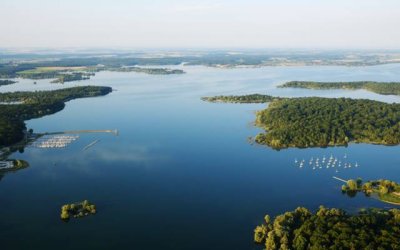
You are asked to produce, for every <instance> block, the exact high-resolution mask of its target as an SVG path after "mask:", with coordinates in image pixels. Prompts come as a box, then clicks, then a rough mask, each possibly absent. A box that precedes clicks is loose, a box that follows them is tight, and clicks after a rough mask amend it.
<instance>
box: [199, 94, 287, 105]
mask: <svg viewBox="0 0 400 250" xmlns="http://www.w3.org/2000/svg"><path fill="white" fill-rule="evenodd" d="M275 99H280V98H279V97H273V96H270V95H261V94H252V95H230V96H223V95H220V96H211V97H202V98H201V100H203V101H207V102H223V103H266V102H271V101H273V100H275Z"/></svg>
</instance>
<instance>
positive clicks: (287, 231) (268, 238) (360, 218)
mask: <svg viewBox="0 0 400 250" xmlns="http://www.w3.org/2000/svg"><path fill="white" fill-rule="evenodd" d="M399 239H400V210H399V209H390V210H383V209H362V210H360V211H359V212H358V213H357V214H354V215H350V214H347V213H346V212H345V211H343V210H341V209H337V208H330V209H329V208H325V207H323V206H320V207H319V209H318V211H317V212H316V213H312V212H311V211H309V210H308V209H306V208H304V207H298V208H296V209H295V210H294V211H291V212H285V213H284V214H281V215H278V216H276V217H275V219H274V220H271V217H270V216H269V215H266V216H265V217H264V223H263V224H262V225H259V226H257V227H256V228H255V230H254V241H255V242H256V243H258V244H263V245H264V246H265V248H266V249H267V250H275V249H280V250H288V249H294V250H305V249H312V250H319V249H332V250H333V249H337V250H339V249H349V250H350V249H351V250H353V249H354V250H358V249H363V250H391V249H393V250H394V249H400V241H399Z"/></svg>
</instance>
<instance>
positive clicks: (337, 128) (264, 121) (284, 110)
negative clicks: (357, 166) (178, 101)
mask: <svg viewBox="0 0 400 250" xmlns="http://www.w3.org/2000/svg"><path fill="white" fill-rule="evenodd" d="M202 100H204V101H210V102H233V103H263V102H270V104H269V106H268V108H266V109H264V110H261V111H259V112H257V115H256V125H257V126H259V127H262V128H264V129H265V130H266V132H265V133H260V134H258V135H257V136H256V137H255V141H256V142H257V143H258V144H262V145H268V146H270V147H272V148H275V149H283V148H289V147H298V148H307V147H327V146H345V145H347V144H348V143H350V142H355V143H372V144H382V145H397V144H400V104H387V103H383V102H378V101H371V100H360V99H357V100H356V99H350V98H320V97H304V98H278V97H272V96H268V95H257V94H256V95H246V96H216V97H204V98H202Z"/></svg>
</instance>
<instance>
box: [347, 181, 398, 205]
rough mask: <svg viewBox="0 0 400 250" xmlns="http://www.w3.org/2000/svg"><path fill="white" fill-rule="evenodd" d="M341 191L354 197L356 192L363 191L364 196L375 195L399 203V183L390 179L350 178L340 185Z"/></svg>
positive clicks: (386, 200)
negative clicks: (367, 179)
mask: <svg viewBox="0 0 400 250" xmlns="http://www.w3.org/2000/svg"><path fill="white" fill-rule="evenodd" d="M342 192H343V193H346V194H347V195H349V196H350V197H354V196H355V195H356V194H357V192H363V193H364V194H365V195H366V196H371V195H373V194H375V195H376V197H377V198H379V199H380V200H381V201H384V202H389V203H396V204H400V185H399V184H398V183H396V182H394V181H391V180H384V179H381V180H373V181H367V182H365V183H363V182H362V180H361V179H360V178H358V179H357V180H353V179H350V180H348V181H347V183H346V184H345V185H342Z"/></svg>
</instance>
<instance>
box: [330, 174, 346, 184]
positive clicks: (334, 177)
mask: <svg viewBox="0 0 400 250" xmlns="http://www.w3.org/2000/svg"><path fill="white" fill-rule="evenodd" d="M333 179H336V180H338V181H342V182H344V183H347V181H346V180H343V179H341V178H339V177H336V176H333Z"/></svg>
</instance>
